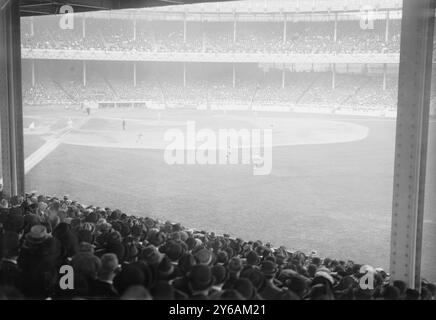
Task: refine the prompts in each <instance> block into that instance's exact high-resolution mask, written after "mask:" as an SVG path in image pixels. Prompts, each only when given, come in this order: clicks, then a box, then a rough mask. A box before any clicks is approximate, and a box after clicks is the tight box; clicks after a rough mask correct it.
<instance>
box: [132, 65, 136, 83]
mask: <svg viewBox="0 0 436 320" xmlns="http://www.w3.org/2000/svg"><path fill="white" fill-rule="evenodd" d="M133 87H135V88H136V61H133Z"/></svg>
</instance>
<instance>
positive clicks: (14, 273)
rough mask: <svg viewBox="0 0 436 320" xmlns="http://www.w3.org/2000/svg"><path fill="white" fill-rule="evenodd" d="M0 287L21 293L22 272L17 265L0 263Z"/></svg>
mask: <svg viewBox="0 0 436 320" xmlns="http://www.w3.org/2000/svg"><path fill="white" fill-rule="evenodd" d="M0 285H3V286H11V287H14V288H16V289H18V290H20V291H21V289H22V271H21V269H20V267H19V266H18V265H17V264H15V263H13V262H11V261H7V260H3V261H1V263H0Z"/></svg>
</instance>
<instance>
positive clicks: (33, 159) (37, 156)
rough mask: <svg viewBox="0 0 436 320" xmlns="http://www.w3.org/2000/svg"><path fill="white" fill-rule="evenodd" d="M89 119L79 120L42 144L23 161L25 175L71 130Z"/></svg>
mask: <svg viewBox="0 0 436 320" xmlns="http://www.w3.org/2000/svg"><path fill="white" fill-rule="evenodd" d="M88 119H89V118H80V119H79V120H78V121H77V120H76V122H75V123H74V124H73V125H72V126H70V127H66V128H63V129H61V130H60V131H59V132H57V133H55V134H54V135H53V136H52V137H50V138H49V139H48V140H47V142H46V143H44V144H43V145H42V146H41V147H40V148H39V149H38V150H36V151H35V152H34V153H32V154H31V155H30V156H28V157H27V158H26V160H25V161H24V168H25V173H26V174H27V173H28V172H29V171H30V170H32V169H33V168H34V167H35V166H36V165H37V164H38V163H40V162H41V161H42V160H43V159H44V158H45V157H47V156H48V155H49V154H50V153H51V152H53V151H54V150H55V149H56V148H57V147H58V146H59V145H60V144H61V143H62V142H63V141H64V139H65V138H66V137H67V136H68V135H69V134H70V133H71V131H72V130H74V129H78V128H80V127H82V126H83V125H84V124H85V123H86V122H87V121H88Z"/></svg>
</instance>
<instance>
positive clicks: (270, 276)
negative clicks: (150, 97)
mask: <svg viewBox="0 0 436 320" xmlns="http://www.w3.org/2000/svg"><path fill="white" fill-rule="evenodd" d="M0 198H1V196H0ZM0 225H1V237H0V244H1V245H0V258H1V259H2V262H1V264H0V299H23V298H31V299H118V298H121V299H145V300H151V299H155V300H161V299H165V300H173V299H176V300H186V299H193V300H268V299H274V300H300V299H305V300H332V299H347V300H348V299H357V300H362V299H377V300H380V299H381V300H383V299H389V300H403V299H405V300H418V299H423V300H432V299H434V298H435V295H436V286H435V285H434V284H432V283H429V282H427V281H425V280H424V281H423V283H422V288H421V291H420V292H419V291H417V290H414V289H410V288H407V287H406V285H405V283H404V282H402V281H394V282H393V283H391V284H390V283H389V274H388V273H387V272H386V271H384V270H383V269H380V268H374V267H372V266H369V265H361V264H358V263H355V262H353V261H343V260H336V259H333V258H321V257H319V256H318V255H317V253H316V252H311V253H309V254H307V253H303V252H298V251H296V252H289V251H288V250H286V248H285V247H278V248H277V247H273V246H272V245H271V244H270V243H263V242H262V241H259V240H258V241H247V240H243V239H240V238H232V237H230V236H229V235H217V234H214V233H213V232H206V231H200V230H193V229H188V228H185V227H183V226H182V225H180V224H178V223H171V222H168V221H167V222H163V221H159V220H156V219H152V218H148V217H135V216H129V215H127V214H126V213H123V212H122V211H120V210H118V209H115V210H112V209H110V208H101V207H95V206H92V205H90V206H88V205H82V204H80V203H78V202H77V201H73V200H71V199H69V197H68V196H64V197H63V198H56V197H50V196H42V195H37V194H35V193H32V194H27V195H26V197H13V198H11V199H10V200H9V201H8V200H7V199H2V200H1V203H0ZM65 265H70V266H72V267H73V269H74V286H73V287H74V289H72V290H62V288H61V287H60V283H61V281H60V279H61V277H62V275H63V273H60V272H59V270H62V269H61V266H65ZM369 275H370V276H369ZM368 277H369V278H370V279H373V280H374V285H373V286H372V287H369V289H368V288H367V287H364V286H363V285H362V283H366V282H365V281H367V280H366V279H368ZM362 279H363V280H362ZM368 283H369V282H368ZM368 283H367V284H368Z"/></svg>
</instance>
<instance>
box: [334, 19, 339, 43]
mask: <svg viewBox="0 0 436 320" xmlns="http://www.w3.org/2000/svg"><path fill="white" fill-rule="evenodd" d="M333 41H334V42H337V41H338V13H337V12H335V26H334V30H333Z"/></svg>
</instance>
